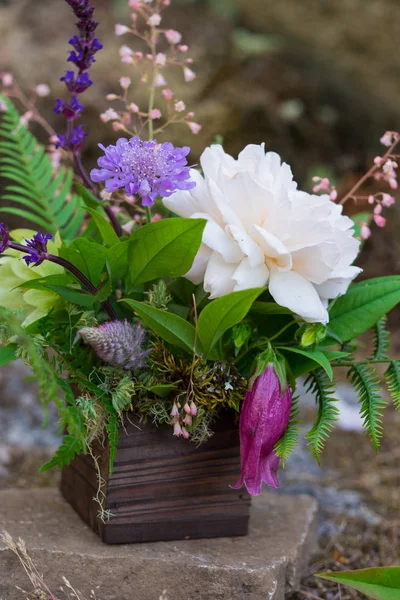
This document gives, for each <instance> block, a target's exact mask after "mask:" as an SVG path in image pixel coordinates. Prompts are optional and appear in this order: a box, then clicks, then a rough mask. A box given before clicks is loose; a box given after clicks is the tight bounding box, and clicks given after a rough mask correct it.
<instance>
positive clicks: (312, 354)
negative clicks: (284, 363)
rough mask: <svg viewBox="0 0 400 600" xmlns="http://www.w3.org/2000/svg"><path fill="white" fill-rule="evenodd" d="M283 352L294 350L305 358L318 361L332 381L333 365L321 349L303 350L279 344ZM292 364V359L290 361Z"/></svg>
mask: <svg viewBox="0 0 400 600" xmlns="http://www.w3.org/2000/svg"><path fill="white" fill-rule="evenodd" d="M277 347H278V348H279V350H280V351H281V352H293V353H294V354H300V355H301V356H304V357H305V358H308V359H310V360H312V361H313V362H314V363H317V364H318V365H319V366H320V367H322V368H323V369H324V371H325V373H326V374H327V375H328V377H329V379H330V380H331V381H332V379H333V371H332V367H331V363H330V362H329V360H328V359H327V357H326V356H325V354H324V353H323V352H321V351H320V350H313V351H311V350H302V349H301V348H293V347H292V346H281V347H279V346H277ZM289 364H290V361H289Z"/></svg>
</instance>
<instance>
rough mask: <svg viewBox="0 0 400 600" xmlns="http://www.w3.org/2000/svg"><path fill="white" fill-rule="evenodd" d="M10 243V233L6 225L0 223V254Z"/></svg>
mask: <svg viewBox="0 0 400 600" xmlns="http://www.w3.org/2000/svg"><path fill="white" fill-rule="evenodd" d="M9 245H10V234H9V232H8V227H7V225H4V223H0V254H3V252H5V250H7V248H8V246H9Z"/></svg>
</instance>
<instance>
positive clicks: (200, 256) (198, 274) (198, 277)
mask: <svg viewBox="0 0 400 600" xmlns="http://www.w3.org/2000/svg"><path fill="white" fill-rule="evenodd" d="M211 254H212V250H210V248H207V246H205V245H204V244H201V246H200V248H199V251H198V253H197V255H196V258H195V259H194V261H193V265H192V268H191V269H190V271H188V272H187V273H186V275H185V277H186V279H189V280H190V281H191V282H192V283H194V284H195V285H198V284H199V283H201V282H202V281H203V280H204V275H205V272H206V268H207V264H208V261H209V260H210V257H211Z"/></svg>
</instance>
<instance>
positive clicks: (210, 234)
mask: <svg viewBox="0 0 400 600" xmlns="http://www.w3.org/2000/svg"><path fill="white" fill-rule="evenodd" d="M192 217H193V218H194V219H206V220H207V224H206V226H205V229H204V233H203V244H205V245H206V246H208V247H209V248H211V250H215V251H216V252H219V253H220V254H221V256H222V257H223V258H224V259H225V260H226V261H227V262H231V263H233V262H236V263H237V262H240V261H241V260H242V258H243V257H244V254H243V252H242V251H241V250H240V248H239V244H238V243H237V242H236V241H235V240H233V239H232V238H230V237H229V236H228V235H227V234H226V233H225V231H224V230H223V229H222V228H221V227H220V226H219V225H218V224H217V223H216V222H215V221H213V220H211V219H210V218H209V215H207V214H203V213H195V214H194V215H192Z"/></svg>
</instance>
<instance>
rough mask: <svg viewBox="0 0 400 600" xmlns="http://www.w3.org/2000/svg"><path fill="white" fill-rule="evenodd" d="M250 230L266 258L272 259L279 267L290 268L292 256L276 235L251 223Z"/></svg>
mask: <svg viewBox="0 0 400 600" xmlns="http://www.w3.org/2000/svg"><path fill="white" fill-rule="evenodd" d="M251 230H252V234H253V239H255V240H256V242H257V244H258V245H259V246H260V247H261V248H262V250H263V252H264V254H265V256H266V258H272V259H274V260H275V262H276V264H277V266H278V267H279V268H281V269H287V270H288V269H291V267H292V258H291V256H290V252H289V250H288V249H287V248H286V246H285V245H284V244H283V243H282V242H281V241H280V240H279V239H278V238H277V237H275V236H274V235H273V234H272V233H269V232H268V231H265V229H263V228H262V227H259V226H258V225H253V226H252V228H251Z"/></svg>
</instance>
